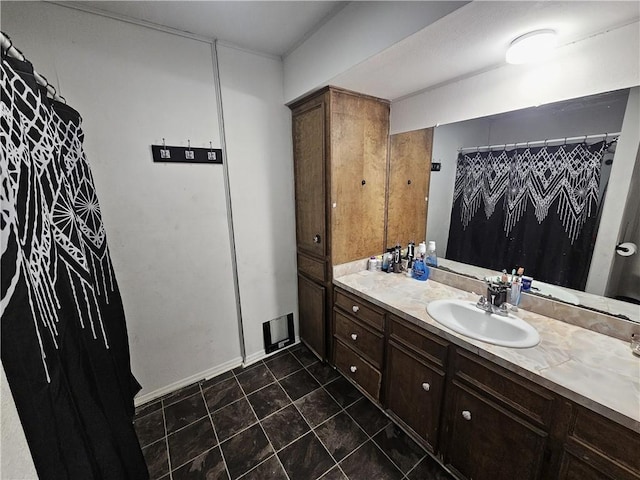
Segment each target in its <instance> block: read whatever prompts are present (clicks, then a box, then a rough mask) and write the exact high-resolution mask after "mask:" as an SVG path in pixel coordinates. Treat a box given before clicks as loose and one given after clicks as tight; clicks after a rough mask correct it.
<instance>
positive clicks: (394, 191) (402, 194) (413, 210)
mask: <svg viewBox="0 0 640 480" xmlns="http://www.w3.org/2000/svg"><path fill="white" fill-rule="evenodd" d="M432 143H433V128H425V129H422V130H414V131H411V132H404V133H398V134H395V135H391V136H390V137H389V144H390V150H389V199H388V207H387V208H388V215H387V216H388V219H387V238H386V245H387V246H391V245H395V244H396V242H399V243H400V244H401V245H406V244H407V243H408V242H411V241H414V242H416V243H417V242H420V241H422V240H425V239H426V237H425V232H426V227H427V201H426V198H428V196H429V178H430V175H431V146H432ZM443 247H444V245H442V246H440V248H443Z"/></svg>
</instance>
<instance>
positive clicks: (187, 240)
mask: <svg viewBox="0 0 640 480" xmlns="http://www.w3.org/2000/svg"><path fill="white" fill-rule="evenodd" d="M2 29H3V31H5V32H7V33H8V34H9V35H10V36H11V37H12V39H13V41H14V43H15V44H16V45H17V46H18V47H19V48H20V49H21V50H22V51H23V52H24V53H25V55H26V56H27V58H29V60H30V61H32V62H33V64H34V65H35V67H36V69H37V70H38V71H40V72H41V73H42V74H44V75H45V76H47V77H48V78H49V79H50V80H51V81H52V82H53V83H55V84H56V87H57V88H58V91H60V92H61V94H62V95H64V96H65V97H66V98H67V100H68V102H69V104H70V105H71V106H73V107H74V108H76V109H77V110H78V111H79V112H80V113H81V115H82V116H83V119H84V131H85V150H86V153H87V157H88V160H89V163H90V165H91V167H92V170H93V174H94V178H95V182H96V189H97V192H98V196H99V199H100V204H101V209H102V215H103V218H104V223H105V226H106V230H107V236H108V241H109V246H110V249H111V257H112V260H113V264H114V268H115V272H116V276H117V279H118V282H119V285H120V290H121V293H122V299H123V303H124V308H125V312H126V316H127V325H128V331H129V343H130V348H131V362H132V369H133V372H134V374H135V375H136V376H137V378H138V379H139V380H140V382H141V383H142V385H143V391H142V394H143V395H144V394H151V395H154V394H157V393H162V392H163V391H165V390H166V389H168V388H171V387H172V386H175V385H176V384H180V383H184V381H185V380H186V379H190V378H192V379H194V380H196V379H198V378H201V375H203V373H204V372H207V371H211V369H214V370H215V369H216V368H222V367H224V366H233V365H237V364H239V363H240V361H241V359H240V344H239V334H238V327H237V316H236V307H235V294H234V290H233V281H232V279H233V277H232V271H231V256H230V242H229V234H228V225H227V212H226V204H225V192H224V182H223V169H222V166H221V165H188V164H182V165H172V164H154V163H153V162H152V159H151V154H150V145H151V144H152V143H160V142H162V138H163V137H165V138H166V142H167V143H168V144H174V145H175V144H177V145H186V143H187V140H188V139H190V140H191V145H192V146H208V145H209V142H210V141H211V142H213V145H214V146H219V144H220V140H219V128H218V120H217V118H218V117H217V105H216V96H215V89H214V78H213V63H212V50H211V44H209V43H206V42H200V41H195V40H192V39H188V38H184V37H180V36H176V35H171V34H167V33H164V32H160V31H157V30H152V29H149V28H144V27H140V26H137V25H133V24H130V23H125V22H121V21H117V20H112V19H109V18H105V17H101V16H97V15H92V14H89V13H85V12H80V11H77V10H73V9H69V8H65V7H61V6H58V5H53V4H48V3H40V2H37V3H31V2H24V3H23V2H3V4H2Z"/></svg>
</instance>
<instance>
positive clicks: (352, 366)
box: [349, 365, 358, 373]
mask: <svg viewBox="0 0 640 480" xmlns="http://www.w3.org/2000/svg"><path fill="white" fill-rule="evenodd" d="M349 370H351V373H356V372H357V371H358V367H356V366H355V365H351V366H350V367H349Z"/></svg>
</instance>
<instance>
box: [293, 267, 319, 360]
mask: <svg viewBox="0 0 640 480" xmlns="http://www.w3.org/2000/svg"><path fill="white" fill-rule="evenodd" d="M325 298H326V289H325V287H323V286H322V285H319V284H317V283H315V282H312V281H311V280H309V279H307V278H306V277H304V276H303V275H299V274H298V312H299V319H298V320H299V323H300V338H301V339H302V340H303V341H304V343H306V344H307V346H308V347H309V348H310V349H311V350H312V351H313V352H314V353H315V354H316V355H317V356H318V357H320V358H321V359H322V360H324V358H325V321H324V318H325V316H324V313H325Z"/></svg>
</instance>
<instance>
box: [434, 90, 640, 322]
mask: <svg viewBox="0 0 640 480" xmlns="http://www.w3.org/2000/svg"><path fill="white" fill-rule="evenodd" d="M629 98H630V90H629V89H625V90H618V91H614V92H608V93H603V94H598V95H592V96H588V97H582V98H576V99H572V100H567V101H563V102H558V103H553V104H548V105H542V106H537V107H532V108H528V109H523V110H517V111H513V112H507V113H503V114H498V115H492V116H488V117H483V118H477V119H472V120H466V121H463V122H457V123H452V124H447V125H439V126H437V128H436V129H435V133H434V140H433V155H432V159H433V161H434V162H440V163H441V165H442V167H441V170H440V171H439V172H434V173H432V174H431V181H430V189H429V213H428V218H427V238H426V239H427V240H434V241H436V245H437V249H438V254H439V255H440V257H441V259H442V261H441V264H442V266H444V267H446V268H449V269H451V270H452V271H454V272H457V273H462V274H465V275H468V276H473V277H475V278H480V279H482V278H484V277H485V276H491V275H496V274H497V273H498V272H496V270H495V269H496V268H499V267H498V266H497V265H493V268H490V267H491V262H489V261H485V260H484V259H482V258H474V259H473V264H471V262H468V263H461V262H459V261H456V258H449V256H448V255H447V247H448V244H449V235H450V233H451V231H450V230H451V216H452V208H453V207H454V202H453V200H454V188H455V181H456V166H457V157H458V153H459V150H460V149H463V150H462V151H463V152H465V151H466V152H470V151H471V152H473V153H474V154H475V153H476V152H486V151H488V150H489V148H486V147H487V146H493V148H492V149H491V150H498V151H503V150H504V147H503V146H502V145H504V144H507V149H506V150H507V151H509V150H513V149H514V148H524V147H526V146H527V142H530V146H531V147H532V149H533V147H534V146H536V145H537V146H539V147H542V146H544V145H545V141H546V142H547V143H546V145H547V146H548V147H549V148H550V149H551V148H552V147H553V146H561V145H563V142H564V143H566V140H565V139H567V138H568V139H569V143H571V139H572V138H574V139H575V138H576V137H577V139H578V140H577V142H576V140H574V142H576V143H582V140H580V139H581V138H583V137H584V136H585V135H587V136H595V135H597V134H602V135H601V136H600V137H592V138H590V137H587V140H586V143H587V144H593V143H596V142H602V140H604V138H605V135H604V134H609V135H607V136H606V138H607V142H606V143H607V144H608V143H609V142H611V140H613V139H614V137H617V136H618V135H617V134H618V133H620V132H625V135H628V136H630V137H633V136H635V138H634V139H632V142H631V143H632V144H633V145H635V149H636V150H637V149H638V136H639V135H640V134H638V133H637V130H638V126H637V125H635V126H630V125H623V123H624V119H625V111H626V109H627V104H628V103H629ZM633 98H636V97H633ZM625 127H626V128H625ZM634 129H635V131H636V133H633V130H634ZM630 130H631V133H629V131H630ZM537 142H539V143H537ZM513 144H517V145H516V146H515V147H514V145H513ZM619 144H620V142H619V141H618V142H614V143H612V144H611V145H609V146H608V147H606V148H605V150H604V151H603V154H602V157H601V162H600V182H599V186H598V189H597V192H596V193H595V194H594V195H597V196H598V199H599V200H598V205H599V207H598V212H597V213H596V215H595V217H596V218H595V220H594V231H593V234H592V235H591V236H590V237H589V239H590V240H589V243H590V248H589V249H587V250H588V251H587V253H586V254H584V255H583V257H581V258H578V259H577V260H578V264H581V265H584V266H585V267H584V268H585V272H584V281H583V282H582V284H583V285H584V287H583V288H582V290H583V291H579V290H576V289H569V288H566V287H561V286H558V285H557V284H554V282H541V281H539V280H538V281H536V280H535V279H536V271H535V267H534V268H533V270H532V269H530V268H527V269H526V274H527V275H530V276H532V277H533V278H534V286H535V287H536V288H537V289H538V290H533V291H532V292H530V293H534V294H539V295H543V296H550V297H552V298H554V299H556V300H560V301H564V302H567V303H571V304H576V305H580V306H582V307H586V308H592V309H595V310H598V311H604V312H607V313H610V314H613V315H619V316H623V317H625V318H628V319H630V320H633V321H636V322H640V306H639V305H638V304H637V303H638V302H639V301H640V289H638V288H637V282H638V279H639V278H640V261H639V260H638V255H637V254H636V255H635V256H634V257H628V258H626V259H622V260H621V257H619V256H617V255H611V254H610V255H609V258H612V260H610V263H609V265H608V266H609V267H610V268H611V271H612V274H611V275H610V277H609V279H608V282H604V283H603V280H602V279H600V278H598V272H597V271H589V268H588V267H589V265H591V269H592V270H593V269H596V268H597V269H601V267H602V265H601V257H602V255H601V252H600V251H599V250H598V248H599V246H598V242H597V235H600V230H601V229H602V233H603V234H608V235H611V234H613V235H614V236H616V240H621V241H634V242H636V244H637V242H638V240H639V238H638V237H639V235H640V225H639V224H640V221H639V220H638V216H639V209H638V206H639V204H640V198H639V197H640V192H638V191H635V190H639V189H640V188H638V187H635V185H636V184H640V178H635V177H636V176H638V177H640V172H639V170H640V167H638V166H637V165H635V167H634V164H636V163H637V162H636V158H637V155H638V153H637V151H636V153H635V155H629V154H628V152H627V151H625V154H624V155H618V157H616V155H615V152H616V146H617V145H619ZM478 147H480V148H478ZM483 147H485V148H483ZM622 162H627V163H626V165H625V167H624V168H626V169H627V170H628V171H633V177H632V178H633V180H632V181H631V184H630V185H631V186H630V188H629V191H628V192H620V191H618V190H620V189H619V187H618V186H617V185H611V184H609V176H610V175H611V172H612V169H613V168H614V165H615V164H616V163H622ZM628 162H631V163H630V164H629V163H628ZM616 188H617V190H616ZM607 195H609V196H610V197H611V199H612V201H613V199H614V198H615V199H617V198H618V197H620V195H622V196H621V198H622V199H623V200H622V201H618V200H616V203H617V204H618V205H617V209H618V210H619V212H620V211H622V209H625V203H626V210H627V211H626V212H625V213H624V214H623V215H622V218H620V215H618V216H617V220H615V222H617V223H615V224H613V223H612V219H613V217H612V216H610V215H609V216H607V215H606V214H605V215H603V213H602V211H603V208H602V205H604V203H605V200H606V198H608V197H607ZM498 203H500V202H498ZM483 208H484V207H483V206H480V207H479V210H481V211H483ZM497 208H500V207H497ZM528 208H529V209H530V210H532V209H533V207H532V206H531V205H528ZM553 208H555V206H554V207H553ZM609 210H610V209H609ZM456 213H458V212H456ZM605 213H606V212H605ZM480 215H484V214H483V213H481V214H480ZM483 225H484V224H483ZM486 225H487V226H488V225H491V224H490V223H486ZM487 228H488V227H487ZM492 231H493V232H494V233H495V229H494V230H492ZM550 232H551V230H549V232H546V231H545V233H544V235H547V236H548V235H551V233H550ZM612 232H613V233H612ZM618 232H620V234H619V235H618ZM490 233H491V232H488V231H487V232H486V234H487V235H486V236H487V238H490V237H491V235H490ZM555 234H557V233H555V232H554V233H553V235H555ZM452 235H454V233H452ZM549 239H550V238H549ZM554 242H555V239H554V241H552V242H551V243H550V245H554ZM581 254H582V253H581ZM592 254H593V258H596V256H597V258H598V261H597V262H596V261H594V262H591V258H592ZM455 255H456V254H452V256H455ZM598 262H600V263H598ZM528 263H529V264H534V265H535V264H536V262H535V261H533V262H532V261H529V262H528ZM524 266H525V267H526V265H524ZM514 267H515V265H504V266H503V268H505V269H507V270H508V273H509V274H510V273H511V269H512V268H514ZM587 278H588V279H587ZM621 278H622V279H624V281H620V279H621ZM634 282H635V283H634ZM599 283H600V284H601V285H599ZM572 286H573V285H572ZM605 295H606V296H605Z"/></svg>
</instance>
